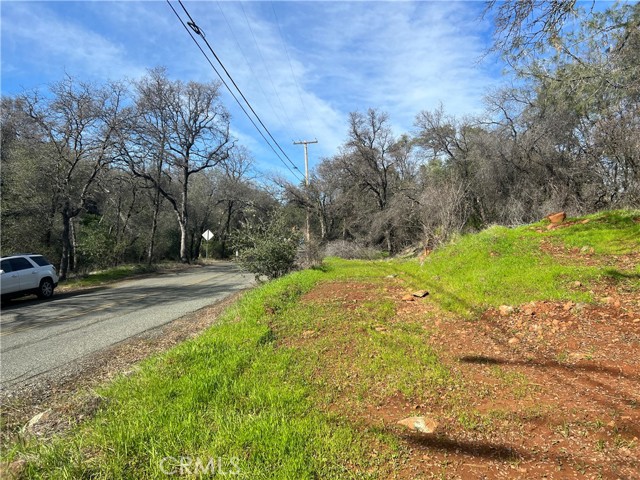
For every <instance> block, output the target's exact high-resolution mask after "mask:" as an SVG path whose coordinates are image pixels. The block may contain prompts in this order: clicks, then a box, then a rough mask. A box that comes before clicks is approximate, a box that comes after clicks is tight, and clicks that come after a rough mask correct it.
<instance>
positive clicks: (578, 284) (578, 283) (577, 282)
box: [573, 280, 582, 288]
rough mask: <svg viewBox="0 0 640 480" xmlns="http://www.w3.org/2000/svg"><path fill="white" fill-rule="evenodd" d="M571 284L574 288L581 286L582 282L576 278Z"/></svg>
mask: <svg viewBox="0 0 640 480" xmlns="http://www.w3.org/2000/svg"><path fill="white" fill-rule="evenodd" d="M573 286H574V287H576V288H578V287H581V286H582V282H579V281H577V280H576V281H575V282H573Z"/></svg>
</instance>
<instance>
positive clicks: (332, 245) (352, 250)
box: [324, 240, 381, 260]
mask: <svg viewBox="0 0 640 480" xmlns="http://www.w3.org/2000/svg"><path fill="white" fill-rule="evenodd" d="M324 256H325V257H338V258H344V259H345V260H373V259H376V258H380V257H381V252H380V251H378V250H376V249H375V248H372V247H366V246H363V245H360V244H358V243H356V242H348V241H346V240H334V241H333V242H329V243H327V245H326V246H325V247H324Z"/></svg>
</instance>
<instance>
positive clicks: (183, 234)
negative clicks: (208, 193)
mask: <svg viewBox="0 0 640 480" xmlns="http://www.w3.org/2000/svg"><path fill="white" fill-rule="evenodd" d="M188 181H189V174H188V172H187V170H186V169H185V170H184V172H183V176H182V182H183V183H182V203H181V205H180V213H179V214H178V223H180V261H181V262H182V263H189V255H188V252H187V225H188V220H189V212H188V211H187V193H188V186H187V185H188V184H187V182H188Z"/></svg>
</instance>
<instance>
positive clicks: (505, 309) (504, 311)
mask: <svg viewBox="0 0 640 480" xmlns="http://www.w3.org/2000/svg"><path fill="white" fill-rule="evenodd" d="M498 311H499V312H500V315H502V316H503V317H508V316H509V315H511V314H512V313H513V307H512V306H511V305H500V307H499V308H498Z"/></svg>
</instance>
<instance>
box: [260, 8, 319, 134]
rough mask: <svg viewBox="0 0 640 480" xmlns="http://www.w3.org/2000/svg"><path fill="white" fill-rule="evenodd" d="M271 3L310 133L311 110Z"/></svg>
mask: <svg viewBox="0 0 640 480" xmlns="http://www.w3.org/2000/svg"><path fill="white" fill-rule="evenodd" d="M270 3H271V10H272V11H273V18H275V20H276V25H277V27H278V33H279V34H280V41H281V42H282V47H283V49H284V51H285V53H286V54H287V60H288V61H289V69H290V70H291V77H292V78H293V81H294V83H295V84H296V90H297V92H298V99H300V105H301V106H302V110H303V111H304V114H305V116H306V119H307V127H308V128H309V131H311V117H310V116H309V110H308V109H307V105H306V104H305V102H304V100H303V99H302V89H301V88H300V84H299V83H298V79H297V77H296V74H295V72H294V71H293V63H292V62H291V56H290V55H289V49H288V48H287V42H285V41H284V35H283V33H282V28H280V20H279V19H278V15H277V14H276V9H275V7H274V6H273V2H270Z"/></svg>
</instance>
